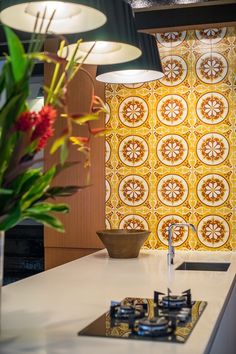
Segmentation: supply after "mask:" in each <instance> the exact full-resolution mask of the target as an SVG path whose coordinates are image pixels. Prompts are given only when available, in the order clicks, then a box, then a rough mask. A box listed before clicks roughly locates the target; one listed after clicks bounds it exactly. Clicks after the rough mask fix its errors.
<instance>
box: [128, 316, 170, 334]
mask: <svg viewBox="0 0 236 354" xmlns="http://www.w3.org/2000/svg"><path fill="white" fill-rule="evenodd" d="M173 330H174V325H173V323H172V322H170V321H168V320H167V319H166V318H165V317H153V318H150V319H149V318H143V319H141V320H139V321H138V324H137V329H134V330H133V333H134V334H137V335H139V336H146V337H158V336H165V335H169V334H170V333H172V332H173Z"/></svg>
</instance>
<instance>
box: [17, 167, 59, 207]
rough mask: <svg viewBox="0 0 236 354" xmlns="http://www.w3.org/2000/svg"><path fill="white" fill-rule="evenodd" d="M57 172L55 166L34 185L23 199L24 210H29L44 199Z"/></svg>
mask: <svg viewBox="0 0 236 354" xmlns="http://www.w3.org/2000/svg"><path fill="white" fill-rule="evenodd" d="M55 172H56V168H55V166H53V167H52V168H50V169H49V170H48V171H47V172H46V173H45V174H43V175H42V176H40V177H39V178H38V179H37V180H36V181H35V183H34V185H33V186H31V187H30V188H29V190H28V192H26V193H25V194H24V195H23V197H22V199H21V207H22V210H25V209H27V208H28V207H29V206H31V205H32V204H33V203H34V202H35V201H37V200H39V199H40V198H41V197H42V195H43V194H44V193H45V191H46V190H47V189H48V188H49V186H50V183H51V181H52V179H53V177H54V175H55Z"/></svg>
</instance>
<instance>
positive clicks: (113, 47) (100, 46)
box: [80, 41, 121, 54]
mask: <svg viewBox="0 0 236 354" xmlns="http://www.w3.org/2000/svg"><path fill="white" fill-rule="evenodd" d="M91 48H92V51H91V53H93V54H106V53H113V52H116V51H119V50H120V48H121V45H120V44H119V43H115V42H106V41H97V42H82V43H81V44H80V50H81V51H82V52H85V53H88V52H90V50H91Z"/></svg>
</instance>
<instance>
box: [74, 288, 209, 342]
mask: <svg viewBox="0 0 236 354" xmlns="http://www.w3.org/2000/svg"><path fill="white" fill-rule="evenodd" d="M206 305H207V302H205V301H192V299H191V291H190V290H186V291H184V292H183V293H182V294H181V295H172V294H171V291H170V289H168V292H167V294H166V295H165V294H163V293H161V292H158V291H154V297H153V299H145V298H133V297H127V298H125V299H124V300H122V301H121V302H114V301H112V302H111V306H110V310H109V311H108V312H106V313H104V314H103V315H102V316H101V317H99V318H98V319H96V320H95V321H94V322H92V323H91V324H90V325H88V326H87V327H86V328H84V329H83V330H82V331H80V332H79V333H78V334H79V335H81V336H96V337H110V338H124V339H141V340H153V341H164V342H177V343H184V342H186V340H187V338H188V337H189V335H190V333H191V331H192V330H193V328H194V326H195V325H196V323H197V321H198V319H199V318H200V316H201V314H202V312H203V310H204V309H205V307H206Z"/></svg>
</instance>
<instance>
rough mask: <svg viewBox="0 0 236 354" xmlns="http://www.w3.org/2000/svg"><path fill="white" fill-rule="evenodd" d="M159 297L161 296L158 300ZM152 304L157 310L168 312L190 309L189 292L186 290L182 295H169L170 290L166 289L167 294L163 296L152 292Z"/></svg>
mask: <svg viewBox="0 0 236 354" xmlns="http://www.w3.org/2000/svg"><path fill="white" fill-rule="evenodd" d="M160 295H163V296H162V298H161V299H160ZM154 302H155V304H156V307H157V308H162V309H168V310H180V309H182V308H191V307H192V300H191V291H190V289H189V290H186V291H184V292H183V293H182V295H171V290H170V289H168V294H167V295H165V294H163V293H160V292H158V291H154Z"/></svg>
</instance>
